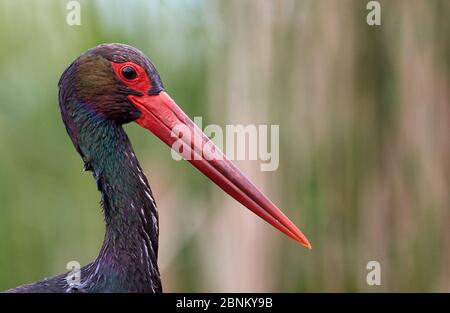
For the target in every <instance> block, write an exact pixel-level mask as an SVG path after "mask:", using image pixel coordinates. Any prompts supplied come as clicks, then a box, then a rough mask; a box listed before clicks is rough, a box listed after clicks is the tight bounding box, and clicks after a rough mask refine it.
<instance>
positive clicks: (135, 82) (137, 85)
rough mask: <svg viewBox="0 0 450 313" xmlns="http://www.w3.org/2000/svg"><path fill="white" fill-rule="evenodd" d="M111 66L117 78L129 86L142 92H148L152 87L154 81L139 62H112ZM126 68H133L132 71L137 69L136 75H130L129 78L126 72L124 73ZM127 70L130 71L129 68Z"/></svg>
mask: <svg viewBox="0 0 450 313" xmlns="http://www.w3.org/2000/svg"><path fill="white" fill-rule="evenodd" d="M111 66H112V68H113V70H114V73H115V74H116V76H117V78H118V79H119V80H121V81H122V82H123V83H124V84H125V85H126V86H127V87H128V88H130V89H133V90H136V91H138V92H140V93H142V94H146V93H147V92H148V90H150V89H151V88H152V83H151V81H150V79H149V77H148V75H147V72H146V71H145V69H144V68H143V67H142V66H140V65H139V64H135V63H133V62H130V61H128V62H121V63H117V62H111ZM125 68H131V71H135V72H136V77H134V78H132V79H129V78H131V77H132V76H129V78H127V76H126V74H125V75H124V73H123V70H124V69H125ZM126 71H129V69H127V70H126ZM131 71H130V73H131ZM133 76H134V75H133Z"/></svg>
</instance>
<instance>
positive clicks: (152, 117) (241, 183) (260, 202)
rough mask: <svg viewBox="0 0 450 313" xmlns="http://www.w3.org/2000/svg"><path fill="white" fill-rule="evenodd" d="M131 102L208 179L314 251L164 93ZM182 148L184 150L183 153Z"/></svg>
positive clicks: (150, 126) (148, 125) (155, 131)
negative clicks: (175, 144)
mask: <svg viewBox="0 0 450 313" xmlns="http://www.w3.org/2000/svg"><path fill="white" fill-rule="evenodd" d="M129 99H130V100H131V101H132V102H133V103H134V104H135V105H136V107H138V108H139V110H141V112H142V116H141V117H140V118H139V119H138V120H137V121H136V122H137V123H138V124H139V125H141V126H142V127H145V128H147V129H148V130H150V131H151V132H152V133H153V134H155V135H156V136H158V137H159V138H160V139H161V140H162V141H164V142H165V143H166V144H167V145H168V146H169V147H171V148H173V147H174V143H175V142H177V146H178V149H176V150H177V152H181V154H182V156H183V157H184V158H185V159H187V160H188V161H189V162H190V163H191V164H192V165H194V166H195V167H196V168H197V169H198V170H200V171H201V172H202V173H203V174H205V175H206V176H208V177H209V178H210V179H211V180H212V181H213V182H215V183H216V184H217V185H218V186H219V187H220V188H222V189H223V190H224V191H225V192H226V193H228V194H229V195H230V196H232V197H233V198H234V199H236V200H237V201H239V202H240V203H241V204H242V205H244V206H245V207H247V208H248V209H249V210H251V211H252V212H254V213H255V214H257V215H258V216H260V217H261V218H262V219H264V220H265V221H267V222H268V223H270V224H271V225H272V226H274V227H276V228H277V229H279V230H280V231H282V232H283V233H285V234H286V235H287V236H289V237H291V238H292V239H294V240H296V241H298V242H299V243H300V244H302V245H304V246H305V247H307V248H309V249H311V244H310V243H309V241H308V239H306V237H305V235H303V233H302V232H301V231H300V230H299V229H298V228H297V227H296V226H295V225H294V224H293V223H292V222H291V221H290V220H289V219H288V218H287V217H286V215H284V214H283V212H281V211H280V209H278V208H277V207H276V206H275V205H274V204H273V203H272V202H271V201H270V200H269V199H268V198H267V197H266V196H265V195H264V194H263V193H262V192H261V191H259V190H258V188H257V187H256V186H255V185H254V184H253V183H252V182H251V181H250V180H249V179H248V178H247V177H246V176H245V175H244V174H243V173H242V172H241V171H240V170H239V169H238V168H237V167H236V166H235V165H234V164H233V163H232V162H231V161H230V160H228V159H227V158H226V157H225V155H224V154H223V153H222V151H220V149H219V148H218V147H216V146H215V145H214V143H213V142H212V141H211V140H210V139H209V138H208V137H207V136H206V135H205V134H203V132H202V131H201V130H200V129H199V128H198V126H197V125H195V124H194V123H193V122H192V120H191V119H190V118H189V117H188V116H187V115H186V114H185V113H184V112H183V111H182V110H181V109H180V108H179V107H178V105H177V104H176V103H175V101H173V100H172V98H170V96H169V95H168V94H167V93H166V92H164V91H162V92H160V93H159V94H158V95H151V96H149V95H144V96H134V95H130V96H129ZM180 144H181V146H182V147H181V149H180Z"/></svg>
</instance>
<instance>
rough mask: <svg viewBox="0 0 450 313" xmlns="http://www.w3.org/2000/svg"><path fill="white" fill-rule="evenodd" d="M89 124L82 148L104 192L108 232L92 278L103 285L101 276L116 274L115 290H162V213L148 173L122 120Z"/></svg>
mask: <svg viewBox="0 0 450 313" xmlns="http://www.w3.org/2000/svg"><path fill="white" fill-rule="evenodd" d="M89 125H90V127H89V128H87V129H88V130H89V129H90V130H91V132H90V133H85V134H80V148H81V151H82V153H83V156H84V161H85V167H86V169H87V170H91V171H92V172H93V175H94V178H95V179H96V181H97V186H98V189H99V191H100V192H101V194H102V206H103V210H104V214H105V224H106V233H105V239H104V242H103V246H102V249H101V251H100V254H99V256H98V258H97V259H96V261H95V262H94V263H93V264H92V271H91V277H89V279H88V280H87V283H89V282H92V281H94V282H95V281H96V282H97V283H96V287H97V288H98V281H102V280H112V281H104V284H105V285H106V286H108V288H111V291H123V290H124V289H125V290H129V291H153V292H155V291H160V289H161V285H160V278H159V270H158V266H157V257H158V213H157V210H156V204H155V202H154V200H153V195H152V192H151V189H150V186H149V184H148V181H147V178H146V177H145V175H144V173H143V171H142V168H141V166H140V165H139V162H138V160H137V159H136V157H135V154H134V151H133V148H132V146H131V143H130V141H129V139H128V137H127V135H126V133H125V132H124V130H123V128H122V126H120V125H116V124H115V123H112V122H111V121H106V120H103V121H102V120H96V121H91V123H90V124H89ZM83 129H86V128H83ZM137 276H139V277H137Z"/></svg>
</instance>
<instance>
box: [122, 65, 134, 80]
mask: <svg viewBox="0 0 450 313" xmlns="http://www.w3.org/2000/svg"><path fill="white" fill-rule="evenodd" d="M122 75H123V77H125V79H128V80H132V79H135V78H136V76H137V73H136V71H135V69H134V68H132V67H131V66H125V67H124V68H122Z"/></svg>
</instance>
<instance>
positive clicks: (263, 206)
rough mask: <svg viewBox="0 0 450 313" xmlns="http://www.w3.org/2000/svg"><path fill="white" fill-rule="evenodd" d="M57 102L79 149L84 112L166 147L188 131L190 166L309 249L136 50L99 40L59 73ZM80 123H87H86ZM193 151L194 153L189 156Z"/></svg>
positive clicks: (185, 153) (185, 150) (92, 118)
mask: <svg viewBox="0 0 450 313" xmlns="http://www.w3.org/2000/svg"><path fill="white" fill-rule="evenodd" d="M59 102H60V108H61V113H62V116H63V120H64V122H65V124H66V128H67V130H68V132H69V135H70V137H71V138H72V141H73V142H74V144H75V147H77V149H78V151H79V152H80V148H79V145H78V144H79V142H78V141H79V136H78V132H79V129H77V127H75V126H74V125H75V124H76V122H77V121H78V120H80V119H86V116H88V117H89V118H88V119H86V120H87V121H88V122H90V123H92V121H101V122H107V123H113V124H115V125H117V126H119V127H120V125H122V124H124V123H128V122H136V123H138V124H139V125H141V126H142V127H144V128H146V129H148V130H149V131H150V132H152V133H153V134H155V135H156V136H157V137H159V138H160V139H161V140H162V141H163V142H165V143H166V144H167V145H169V147H173V145H174V143H175V142H177V143H179V139H180V133H179V132H180V130H181V131H184V132H187V133H189V134H188V135H187V136H181V137H182V138H184V139H183V141H182V145H183V147H182V150H183V156H185V158H186V159H187V160H188V161H189V162H190V163H191V164H192V165H194V166H195V167H196V168H197V169H199V170H200V171H201V172H202V173H203V174H205V175H206V176H207V177H209V178H210V179H211V180H212V181H213V182H215V183H216V184H217V185H218V186H219V187H220V188H222V189H223V190H224V191H225V192H227V193H228V194H229V195H231V196H232V197H233V198H235V199H236V200H237V201H239V202H240V203H241V204H243V205H244V206H246V207H247V208H248V209H250V210H251V211H253V212H254V213H255V214H257V215H258V216H260V217H261V218H263V219H264V220H266V221H267V222H268V223H270V224H271V225H273V226H274V227H276V228H277V229H279V230H280V231H282V232H283V233H285V234H286V235H288V236H289V237H291V238H292V239H294V240H296V241H298V242H299V243H300V244H302V245H304V246H306V247H308V248H311V245H310V243H309V242H308V240H307V239H306V237H305V236H304V235H303V233H302V232H301V231H300V230H299V229H298V228H297V227H296V226H295V225H294V224H293V223H292V222H291V221H290V220H289V219H288V218H287V217H286V216H285V215H284V214H283V213H282V212H281V211H280V210H279V209H278V208H277V207H276V206H275V205H274V204H273V203H272V202H271V201H270V200H269V199H268V198H267V197H266V196H265V195H264V194H263V193H262V192H261V191H259V190H258V188H257V187H256V186H255V185H254V184H253V183H252V182H251V181H250V180H249V179H247V177H246V176H245V175H244V174H243V173H242V172H241V171H240V170H239V169H238V168H237V167H236V166H235V165H234V164H233V163H232V162H231V161H230V160H228V159H227V158H226V157H225V156H224V155H223V153H222V152H221V151H220V149H219V148H218V147H216V146H215V145H214V144H213V143H212V142H211V141H210V140H209V139H208V137H207V136H206V135H204V134H203V133H202V132H201V130H200V129H198V127H196V125H195V124H194V123H193V122H192V121H191V119H190V118H189V117H188V116H186V114H185V113H184V112H183V111H182V110H181V109H180V107H179V106H178V105H177V104H176V103H175V102H174V101H173V100H172V99H171V98H170V96H169V95H168V94H167V93H166V92H165V91H164V88H163V84H162V83H161V79H160V77H159V74H158V72H157V70H156V69H155V67H154V66H153V64H152V63H151V62H150V60H149V59H148V58H147V57H146V56H145V55H144V54H143V53H142V52H140V51H139V50H137V49H135V48H133V47H130V46H127V45H123V44H103V45H99V46H97V47H95V48H93V49H90V50H88V51H87V52H85V53H84V54H83V55H81V56H80V57H78V58H77V59H76V60H75V61H73V63H72V64H71V65H70V66H69V67H68V68H67V69H66V70H65V71H64V73H63V75H62V76H61V79H60V82H59ZM83 127H91V125H86V122H85V124H84V126H83ZM78 128H79V127H78ZM176 128H177V129H178V131H177V132H176V133H175V132H174V130H175V129H176ZM186 138H187V139H186ZM205 148H206V150H205ZM178 152H179V151H178ZM80 153H81V152H80ZM194 154H195V157H189V156H193V155H194Z"/></svg>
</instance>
